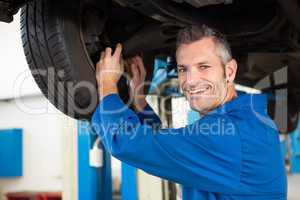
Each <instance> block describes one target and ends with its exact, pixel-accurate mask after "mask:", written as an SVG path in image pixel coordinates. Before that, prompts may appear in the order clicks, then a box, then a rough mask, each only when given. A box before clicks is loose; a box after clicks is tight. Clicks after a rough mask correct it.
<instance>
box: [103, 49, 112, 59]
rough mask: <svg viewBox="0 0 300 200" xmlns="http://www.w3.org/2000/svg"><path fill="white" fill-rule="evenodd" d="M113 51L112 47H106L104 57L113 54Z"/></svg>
mask: <svg viewBox="0 0 300 200" xmlns="http://www.w3.org/2000/svg"><path fill="white" fill-rule="evenodd" d="M111 52H112V49H111V48H110V47H106V49H105V55H104V58H105V57H108V56H111Z"/></svg>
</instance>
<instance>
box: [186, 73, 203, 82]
mask: <svg viewBox="0 0 300 200" xmlns="http://www.w3.org/2000/svg"><path fill="white" fill-rule="evenodd" d="M186 76H187V77H186V82H188V83H190V84H191V85H192V84H193V83H197V82H199V80H200V79H201V74H199V72H197V71H196V70H194V69H190V70H188V71H187V73H186Z"/></svg>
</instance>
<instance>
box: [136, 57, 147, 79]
mask: <svg viewBox="0 0 300 200" xmlns="http://www.w3.org/2000/svg"><path fill="white" fill-rule="evenodd" d="M134 59H135V62H136V64H137V66H138V69H139V71H140V73H141V76H143V77H144V76H146V70H145V66H144V62H143V60H142V58H141V57H140V56H135V57H134Z"/></svg>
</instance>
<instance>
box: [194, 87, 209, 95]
mask: <svg viewBox="0 0 300 200" xmlns="http://www.w3.org/2000/svg"><path fill="white" fill-rule="evenodd" d="M208 88H209V87H206V88H201V89H197V90H193V91H190V93H191V94H196V93H202V92H204V91H206V90H208Z"/></svg>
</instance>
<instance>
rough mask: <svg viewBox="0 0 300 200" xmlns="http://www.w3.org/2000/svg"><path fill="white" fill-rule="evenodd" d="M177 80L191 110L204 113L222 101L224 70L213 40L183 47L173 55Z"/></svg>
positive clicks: (196, 42) (224, 86)
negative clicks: (176, 67)
mask: <svg viewBox="0 0 300 200" xmlns="http://www.w3.org/2000/svg"><path fill="white" fill-rule="evenodd" d="M176 59H177V66H178V79H179V84H180V87H181V89H182V90H183V93H184V95H185V97H186V98H187V100H188V101H189V103H190V106H191V108H192V109H194V110H196V111H199V112H200V113H206V112H208V111H210V110H212V109H214V108H215V107H217V106H219V105H220V104H221V103H222V101H223V100H224V99H225V96H226V93H227V84H226V78H225V73H224V66H223V64H222V62H221V59H220V57H219V55H218V51H217V49H216V46H215V43H214V41H213V39H212V38H203V39H201V40H198V41H195V42H192V43H190V44H182V45H180V46H179V48H178V49H177V53H176Z"/></svg>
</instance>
